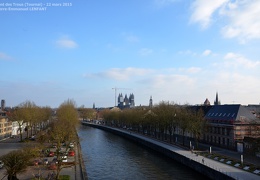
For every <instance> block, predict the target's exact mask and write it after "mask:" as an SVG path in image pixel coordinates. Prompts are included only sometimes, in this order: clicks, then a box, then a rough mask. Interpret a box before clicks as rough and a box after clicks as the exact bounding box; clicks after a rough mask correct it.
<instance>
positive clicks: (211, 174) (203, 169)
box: [82, 122, 233, 180]
mask: <svg viewBox="0 0 260 180" xmlns="http://www.w3.org/2000/svg"><path fill="white" fill-rule="evenodd" d="M82 124H83V125H87V126H91V127H95V128H99V129H102V130H105V131H108V132H111V133H114V134H117V135H119V136H121V137H124V138H127V139H129V140H131V141H133V142H136V143H138V144H141V145H143V146H145V147H147V148H150V149H152V150H154V151H157V152H159V153H161V154H163V155H165V156H167V157H169V158H171V159H173V160H175V161H177V162H179V163H182V164H184V165H185V166H187V167H189V168H191V169H193V170H195V171H197V172H199V173H201V174H203V175H205V176H207V177H208V178H210V179H217V180H229V179H233V178H231V177H230V176H227V175H226V174H223V173H221V172H219V171H217V170H215V169H212V168H210V167H208V166H206V165H204V164H201V163H199V162H196V161H193V160H192V159H189V158H187V157H185V156H183V155H181V154H178V153H176V152H174V151H171V150H169V149H166V148H164V147H162V146H160V145H157V144H155V143H152V142H149V141H146V140H145V139H141V138H138V137H136V136H133V134H132V133H130V132H127V131H120V130H117V129H115V128H110V127H107V126H101V125H97V124H89V123H84V122H83V123H82Z"/></svg>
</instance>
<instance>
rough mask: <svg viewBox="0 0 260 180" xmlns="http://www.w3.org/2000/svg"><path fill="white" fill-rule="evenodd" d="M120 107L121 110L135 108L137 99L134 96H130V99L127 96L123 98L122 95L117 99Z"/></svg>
mask: <svg viewBox="0 0 260 180" xmlns="http://www.w3.org/2000/svg"><path fill="white" fill-rule="evenodd" d="M117 102H118V106H117V107H119V108H120V109H125V108H132V107H134V106H135V97H134V94H130V95H129V98H128V97H127V95H125V97H123V94H122V93H120V94H119V95H118V98H117Z"/></svg>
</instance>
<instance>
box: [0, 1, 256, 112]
mask: <svg viewBox="0 0 260 180" xmlns="http://www.w3.org/2000/svg"><path fill="white" fill-rule="evenodd" d="M39 5H40V6H39ZM57 5H60V6H57ZM39 7H40V8H39ZM19 8H20V9H19ZM37 8H38V9H37ZM259 17H260V1H259V0H210V1H209V0H65V1H64V0H62V1H60V0H0V35H1V36H0V69H1V71H0V72H1V76H0V99H4V100H5V102H6V106H12V107H13V106H17V105H19V104H20V103H23V102H25V101H32V102H34V103H35V104H36V105H38V106H50V107H58V106H59V105H60V104H61V103H63V102H64V101H66V100H68V99H71V100H74V101H75V102H76V105H77V106H78V107H79V106H84V107H92V106H93V103H95V106H96V107H112V106H114V105H115V93H116V97H117V96H118V93H122V94H123V96H125V95H126V94H127V96H129V94H130V93H133V94H134V96H135V104H136V105H137V106H139V105H148V104H149V99H150V97H151V96H152V99H153V103H154V104H158V103H159V102H161V101H169V102H174V103H178V104H190V105H195V104H202V103H204V101H205V100H206V98H208V99H209V101H210V103H211V104H213V103H214V100H215V97H216V93H217V92H218V96H219V100H220V101H221V104H242V105H248V104H259V103H260V93H259V90H260V18H259ZM113 88H117V90H116V91H115V89H113Z"/></svg>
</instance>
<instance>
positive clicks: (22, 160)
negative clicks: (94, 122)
mask: <svg viewBox="0 0 260 180" xmlns="http://www.w3.org/2000/svg"><path fill="white" fill-rule="evenodd" d="M9 119H10V120H12V121H16V122H17V123H18V124H19V131H20V138H21V142H22V127H23V125H26V127H25V129H26V132H27V137H29V134H30V135H31V136H32V135H34V134H36V135H37V138H36V141H33V142H31V141H26V143H28V144H27V145H26V146H27V148H26V149H21V150H16V151H12V152H10V153H8V154H6V155H4V156H2V157H0V160H2V161H3V162H4V164H5V166H4V167H5V169H6V175H8V179H10V180H16V179H17V174H19V173H22V172H24V171H25V170H26V168H27V166H28V165H30V163H32V160H33V159H34V158H35V157H38V158H40V157H42V158H43V157H44V156H46V154H45V153H46V148H47V147H46V143H47V146H49V145H52V144H55V146H56V152H55V154H56V156H57V160H58V162H57V165H56V166H57V170H56V177H55V179H58V178H59V174H60V171H61V169H62V168H64V167H67V166H68V165H67V166H65V165H64V164H63V163H62V155H63V154H62V152H61V151H60V150H61V147H62V146H63V145H64V144H66V150H65V151H67V150H68V148H69V143H70V142H77V140H78V139H77V133H76V126H77V124H78V122H79V121H78V111H77V109H76V105H75V102H74V101H72V100H67V101H65V102H64V103H62V104H61V105H60V106H59V108H58V109H57V111H56V113H53V112H52V110H51V109H50V108H48V107H43V108H42V107H38V106H36V105H35V104H34V103H33V102H29V101H26V102H25V103H22V104H20V105H19V106H18V107H17V108H15V109H14V110H13V111H11V112H10V113H9ZM72 165H75V164H70V165H69V166H72Z"/></svg>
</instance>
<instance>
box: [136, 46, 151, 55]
mask: <svg viewBox="0 0 260 180" xmlns="http://www.w3.org/2000/svg"><path fill="white" fill-rule="evenodd" d="M152 53H153V50H152V49H148V48H142V49H141V50H140V51H139V54H140V55H141V56H148V55H150V54H152Z"/></svg>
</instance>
